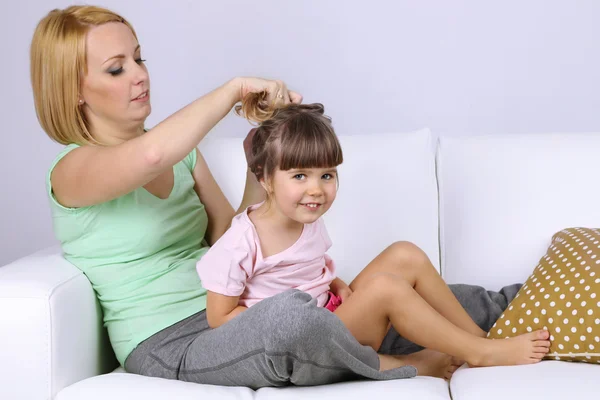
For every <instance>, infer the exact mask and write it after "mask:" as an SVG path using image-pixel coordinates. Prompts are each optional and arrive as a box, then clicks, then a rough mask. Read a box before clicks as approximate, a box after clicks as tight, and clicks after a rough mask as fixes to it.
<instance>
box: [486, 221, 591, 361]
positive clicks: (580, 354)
mask: <svg viewBox="0 0 600 400" xmlns="http://www.w3.org/2000/svg"><path fill="white" fill-rule="evenodd" d="M538 329H547V330H548V331H549V332H550V335H551V336H550V341H551V346H550V352H549V353H548V355H547V356H546V357H545V358H546V359H552V360H563V361H579V362H587V363H594V364H600V230H598V229H589V228H570V229H565V230H562V231H560V232H558V233H556V234H555V235H553V236H552V243H551V245H550V247H549V248H548V251H547V252H546V255H544V256H543V257H542V258H541V260H540V263H539V264H538V266H537V267H536V268H535V269H534V271H533V273H532V274H531V276H530V277H529V279H527V281H526V282H525V284H524V285H523V287H522V288H521V290H520V291H519V293H518V294H517V296H516V297H515V298H514V300H513V301H512V302H511V303H510V304H509V306H508V308H507V309H506V311H505V312H504V314H502V315H501V316H500V318H499V319H498V321H496V323H495V324H494V326H493V327H492V329H491V330H490V332H489V333H488V337H489V338H492V339H501V338H508V337H513V336H517V335H520V334H523V333H527V332H532V331H535V330H538Z"/></svg>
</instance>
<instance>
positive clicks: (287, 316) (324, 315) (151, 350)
mask: <svg viewBox="0 0 600 400" xmlns="http://www.w3.org/2000/svg"><path fill="white" fill-rule="evenodd" d="M450 288H451V289H452V291H453V292H454V294H455V295H456V297H457V298H458V300H459V301H460V303H461V304H462V305H463V307H464V308H465V309H466V310H467V312H468V313H469V314H470V315H471V317H472V318H473V320H474V321H475V322H476V323H477V324H478V325H479V326H480V327H481V328H482V329H483V330H485V331H488V330H489V329H490V328H491V326H492V325H493V323H494V322H495V321H496V319H498V317H499V316H500V314H501V313H502V312H503V311H504V309H505V308H506V307H507V305H508V303H509V302H510V301H511V300H512V299H513V298H514V296H515V295H516V293H517V291H518V290H519V288H520V285H512V286H509V287H505V288H504V289H502V290H501V291H500V292H498V293H496V292H490V291H486V290H485V289H483V288H481V287H478V286H468V285H450ZM420 349H422V347H420V346H418V345H416V344H414V343H411V342H410V341H408V340H406V339H404V338H402V337H400V335H399V334H398V333H397V332H396V331H395V330H394V329H393V328H392V329H390V331H389V332H388V334H387V335H386V337H385V339H384V341H383V343H382V346H381V348H380V349H379V353H382V354H409V353H412V352H415V351H418V350H420ZM125 369H126V370H127V371H129V372H132V373H137V374H141V375H147V376H155V377H162V378H168V379H179V380H183V381H191V382H198V383H207V384H214V385H225V386H247V387H250V388H253V389H257V388H260V387H265V386H285V385H290V384H293V385H299V386H307V385H310V386H312V385H321V384H327V383H333V382H339V381H347V380H353V379H365V378H366V379H377V380H385V379H399V378H410V377H413V376H415V375H416V372H417V371H416V369H415V368H414V367H411V366H407V367H401V368H396V369H393V370H388V371H384V372H381V371H379V358H378V356H377V353H376V352H375V351H374V350H373V349H372V348H371V347H368V346H363V345H361V344H360V343H358V342H357V341H356V339H354V337H353V336H352V335H351V334H350V332H349V331H348V330H347V329H346V327H345V326H344V324H343V323H342V322H341V320H340V319H339V318H337V317H336V316H335V314H333V313H332V312H330V311H328V310H326V309H324V308H319V307H317V306H316V301H315V300H314V299H313V298H312V297H311V296H310V295H308V294H307V293H304V292H300V291H297V290H288V291H286V292H284V293H281V294H279V295H277V296H274V297H272V298H269V299H266V300H263V301H261V302H260V303H258V304H257V305H255V306H253V307H251V308H249V309H248V310H247V311H245V312H244V313H242V314H240V315H239V316H238V317H236V318H234V319H233V320H231V321H230V322H228V323H227V324H225V325H222V326H221V327H219V328H217V329H211V328H209V326H208V323H207V321H206V314H205V312H200V313H197V314H194V315H192V316H191V317H188V318H186V319H185V320H183V321H180V322H178V323H176V324H174V325H172V326H170V327H168V328H166V329H164V330H162V331H160V332H158V333H156V334H155V335H153V336H152V337H150V338H148V339H146V340H145V341H144V342H142V343H140V345H138V347H136V349H135V350H134V351H133V352H132V353H131V354H130V355H129V357H128V358H127V360H126V362H125Z"/></svg>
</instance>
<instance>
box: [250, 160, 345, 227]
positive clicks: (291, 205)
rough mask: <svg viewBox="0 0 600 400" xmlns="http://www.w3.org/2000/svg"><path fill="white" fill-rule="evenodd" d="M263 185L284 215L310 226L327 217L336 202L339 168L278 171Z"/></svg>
mask: <svg viewBox="0 0 600 400" xmlns="http://www.w3.org/2000/svg"><path fill="white" fill-rule="evenodd" d="M261 183H262V184H263V187H264V188H265V190H267V193H269V196H270V200H271V201H272V204H273V205H274V206H275V207H276V209H277V210H278V211H279V212H280V213H281V214H282V215H284V216H285V217H287V218H289V219H291V220H292V221H295V222H299V223H303V224H310V223H312V222H315V221H316V220H317V219H319V217H321V216H322V215H323V214H325V213H326V212H327V210H329V208H330V207H331V205H332V204H333V201H334V200H335V196H336V194H337V169H336V168H306V169H290V170H287V171H282V170H280V169H277V170H275V173H274V174H273V176H272V179H270V180H269V181H268V184H265V182H264V181H261Z"/></svg>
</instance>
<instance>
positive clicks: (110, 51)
mask: <svg viewBox="0 0 600 400" xmlns="http://www.w3.org/2000/svg"><path fill="white" fill-rule="evenodd" d="M86 46H87V55H86V56H87V69H88V70H87V74H86V75H85V77H84V78H83V82H82V90H81V93H80V100H83V104H82V105H81V107H83V111H84V113H85V116H86V118H87V120H88V122H89V123H90V126H91V128H92V129H98V128H101V129H106V128H110V129H113V130H114V131H115V132H119V131H132V130H136V129H139V128H140V127H141V126H142V124H143V122H144V120H145V119H146V117H148V115H149V114H150V111H151V106H150V78H149V76H148V70H147V69H146V66H145V65H144V61H143V60H142V58H141V57H142V56H141V49H140V46H139V44H138V42H137V40H136V39H135V36H133V32H131V30H130V29H129V28H128V27H127V25H125V24H122V23H120V22H110V23H106V24H103V25H99V26H94V27H92V28H91V29H90V30H89V32H88V34H87V38H86ZM80 104H81V102H80Z"/></svg>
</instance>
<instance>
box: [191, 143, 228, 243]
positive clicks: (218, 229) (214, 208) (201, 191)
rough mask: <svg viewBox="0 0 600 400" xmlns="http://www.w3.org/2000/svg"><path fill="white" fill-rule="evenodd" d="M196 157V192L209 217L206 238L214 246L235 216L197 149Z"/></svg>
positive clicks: (194, 172) (194, 173)
mask: <svg viewBox="0 0 600 400" xmlns="http://www.w3.org/2000/svg"><path fill="white" fill-rule="evenodd" d="M196 156H197V158H196V166H195V167H194V171H193V172H192V175H193V177H194V181H195V182H196V184H195V185H194V190H195V191H196V193H197V194H198V197H199V198H200V201H201V202H202V204H204V208H205V209H206V214H207V215H208V229H207V231H206V235H205V238H206V241H207V242H208V244H209V245H210V246H212V245H213V244H215V242H216V241H217V240H219V238H220V237H221V236H223V234H224V233H225V231H226V230H227V229H228V228H229V226H230V225H231V219H232V218H233V217H234V215H235V214H234V211H233V207H232V206H231V204H230V203H229V200H227V197H225V195H224V194H223V191H222V190H221V188H220V187H219V185H218V184H217V181H215V178H214V177H213V175H212V173H211V172H210V169H209V168H208V164H206V160H205V159H204V157H203V156H202V153H200V151H198V149H196Z"/></svg>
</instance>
